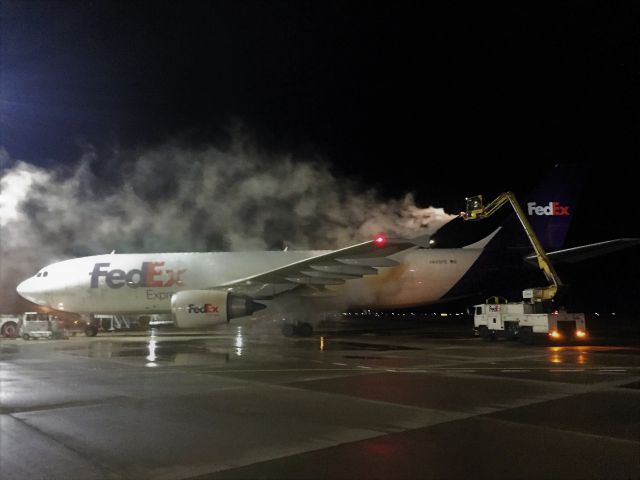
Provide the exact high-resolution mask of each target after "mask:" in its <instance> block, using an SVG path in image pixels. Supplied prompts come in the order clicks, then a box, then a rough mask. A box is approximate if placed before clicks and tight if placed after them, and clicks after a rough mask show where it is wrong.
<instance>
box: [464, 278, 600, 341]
mask: <svg viewBox="0 0 640 480" xmlns="http://www.w3.org/2000/svg"><path fill="white" fill-rule="evenodd" d="M526 292H527V290H525V293H524V295H526V294H527V293H526ZM524 295H523V296H524ZM546 306H547V305H545V304H543V303H541V302H538V303H535V302H528V301H526V297H525V301H524V302H513V303H509V302H507V301H506V300H504V299H502V298H499V297H491V298H489V299H487V300H486V302H485V303H483V304H480V305H475V307H474V317H473V323H474V330H475V333H476V335H479V336H480V337H482V338H483V339H484V340H487V341H491V340H495V339H496V338H498V337H505V338H507V339H508V340H519V341H520V342H522V343H524V344H532V343H533V342H534V340H535V339H536V338H544V339H549V340H551V341H554V342H555V341H559V342H560V341H565V342H566V341H579V342H582V341H585V340H587V337H588V335H587V330H586V324H585V317H584V314H583V313H569V312H567V311H566V310H564V309H557V310H553V311H551V312H546V311H544V310H545V307H546Z"/></svg>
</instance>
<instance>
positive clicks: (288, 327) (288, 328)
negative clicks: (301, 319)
mask: <svg viewBox="0 0 640 480" xmlns="http://www.w3.org/2000/svg"><path fill="white" fill-rule="evenodd" d="M295 334H296V328H295V326H294V325H293V324H291V323H285V324H284V325H282V335H284V336H285V337H293V336H294V335H295Z"/></svg>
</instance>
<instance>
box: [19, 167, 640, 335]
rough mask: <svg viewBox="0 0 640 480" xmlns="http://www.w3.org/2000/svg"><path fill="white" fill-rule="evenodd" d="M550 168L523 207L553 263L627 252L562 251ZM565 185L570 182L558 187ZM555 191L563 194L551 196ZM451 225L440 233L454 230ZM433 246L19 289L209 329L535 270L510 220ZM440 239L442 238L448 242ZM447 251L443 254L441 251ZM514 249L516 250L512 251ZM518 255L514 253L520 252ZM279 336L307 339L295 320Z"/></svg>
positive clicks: (127, 272) (105, 272)
mask: <svg viewBox="0 0 640 480" xmlns="http://www.w3.org/2000/svg"><path fill="white" fill-rule="evenodd" d="M567 175H568V173H567V172H566V171H564V170H563V168H562V167H556V169H555V170H554V171H553V172H552V175H551V177H550V178H551V180H550V181H548V182H547V184H546V185H545V186H544V187H543V188H540V189H538V190H537V191H536V192H534V193H533V195H532V196H530V197H527V199H526V200H525V202H524V210H525V212H526V213H527V214H528V216H529V219H530V222H531V224H532V226H533V228H534V230H535V231H536V233H537V235H538V236H539V238H540V240H541V241H542V243H543V245H544V247H545V249H546V250H547V252H548V255H549V258H550V259H551V260H552V261H554V262H556V261H564V260H571V259H576V258H579V259H583V258H587V257H590V256H595V255H600V254H601V253H603V252H607V251H613V250H618V249H620V248H626V247H628V246H630V245H635V244H637V243H638V240H637V239H618V240H611V241H609V242H602V243H599V244H592V245H586V246H582V247H574V248H570V249H564V250H562V249H559V247H561V245H562V243H563V241H564V238H565V235H566V233H567V230H568V227H569V223H570V220H571V217H572V215H573V208H574V204H575V203H574V201H575V197H576V193H577V192H575V188H573V187H572V183H571V182H568V183H567V182H565V181H563V176H564V177H566V176H567ZM564 180H567V179H566V178H564ZM559 186H562V187H563V188H558V187H559ZM456 224H462V222H461V220H460V219H455V220H453V221H451V222H449V224H447V225H445V227H443V228H442V229H441V231H446V230H449V231H451V230H455V228H456ZM440 237H442V235H440V231H439V232H436V234H435V235H434V236H433V237H428V236H421V237H417V238H413V239H403V238H391V237H389V238H387V237H386V236H384V235H378V236H376V237H375V238H374V239H372V240H369V241H366V242H363V243H360V244H357V245H353V246H350V247H346V248H342V249H338V250H306V251H259V252H209V253H137V254H116V253H111V254H106V255H95V256H90V257H83V258H76V259H70V260H65V261H62V262H58V263H54V264H52V265H48V266H46V267H44V268H42V269H41V270H40V271H38V272H37V273H36V274H35V275H34V276H33V277H31V278H28V279H26V280H25V281H23V282H22V283H20V285H18V287H17V291H18V293H19V294H20V295H21V296H22V297H24V298H25V299H27V300H29V301H31V302H33V303H36V304H38V305H42V306H48V307H50V308H53V309H56V310H63V311H69V312H75V313H81V314H97V313H100V314H171V315H172V316H173V320H174V323H175V325H176V326H178V327H182V328H209V327H212V326H214V325H216V324H220V323H226V322H228V321H229V320H231V319H233V318H237V317H244V316H249V315H253V314H254V312H257V311H258V310H262V309H265V308H266V310H265V312H261V315H264V314H268V312H269V311H277V309H278V304H280V306H281V307H282V306H283V305H290V304H291V303H290V302H291V301H292V299H294V300H295V301H298V302H301V303H302V304H303V305H308V302H309V301H310V300H311V299H313V301H317V300H318V299H320V301H322V300H323V299H327V301H331V299H335V298H340V299H342V301H343V303H342V304H341V305H343V306H345V307H348V306H363V307H364V306H366V307H370V308H401V307H410V306H418V305H425V304H430V303H434V302H439V301H443V300H447V299H451V298H460V297H464V296H465V295H467V294H469V293H470V292H472V291H474V289H475V290H477V286H478V284H479V282H481V281H482V279H483V277H486V276H487V275H488V274H489V273H490V272H491V271H492V270H493V271H495V268H496V267H498V266H500V267H501V266H503V265H504V264H509V265H510V266H514V265H516V266H521V265H522V263H523V260H530V261H531V260H535V258H534V257H533V256H532V255H531V248H530V247H528V246H527V244H526V243H523V239H524V235H523V233H522V232H521V231H519V230H518V225H517V223H516V222H515V219H514V218H513V216H512V217H509V218H507V220H506V221H505V222H504V223H503V224H502V225H501V226H499V227H497V228H496V229H493V231H491V232H489V233H488V234H487V235H484V238H480V239H479V240H477V241H465V239H464V238H458V239H456V240H455V242H454V243H455V245H454V246H451V242H450V241H447V240H446V238H445V239H443V240H442V241H441V239H440ZM445 237H446V236H445ZM447 243H449V245H447ZM514 247H516V248H514ZM518 247H519V248H518ZM293 320H294V321H293V322H291V323H288V324H285V327H284V329H283V331H285V334H293V333H296V332H297V333H300V334H310V333H311V331H312V327H311V325H310V324H309V322H308V321H306V320H305V319H302V318H298V319H293Z"/></svg>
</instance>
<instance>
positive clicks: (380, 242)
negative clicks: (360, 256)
mask: <svg viewBox="0 0 640 480" xmlns="http://www.w3.org/2000/svg"><path fill="white" fill-rule="evenodd" d="M373 243H375V244H376V245H377V246H378V247H383V246H384V245H385V244H386V243H387V237H385V236H384V235H383V234H382V233H379V234H378V235H376V238H374V239H373Z"/></svg>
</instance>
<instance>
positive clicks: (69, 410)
mask: <svg viewBox="0 0 640 480" xmlns="http://www.w3.org/2000/svg"><path fill="white" fill-rule="evenodd" d="M271 327H272V326H270V325H266V326H265V325H256V324H253V323H251V322H237V323H232V324H230V325H228V326H225V327H223V328H221V329H219V330H216V331H215V332H208V333H194V332H187V333H185V332H171V331H170V332H162V331H155V330H154V331H152V332H141V333H127V334H100V335H99V336H98V337H96V338H86V337H73V338H71V339H69V340H54V341H52V340H40V341H23V340H21V339H2V340H0V399H1V404H0V422H1V424H0V477H1V478H3V479H13V478H16V479H37V478H47V479H49V478H65V479H72V478H77V479H91V478H108V479H120V478H127V479H184V478H230V479H231V478H236V479H246V478H261V479H281V478H291V479H298V478H331V479H334V478H358V479H361V478H367V479H375V478H385V479H390V478H393V479H396V478H398V479H405V478H406V479H428V478H433V479H458V478H465V479H466V478H491V479H495V478H508V479H514V478H535V479H549V478H563V479H567V478H580V479H586V478H620V479H637V478H640V346H639V345H638V342H637V340H638V339H635V338H631V339H629V338H625V339H624V341H622V340H621V341H620V342H619V344H616V342H615V341H611V339H609V340H608V341H607V342H603V344H599V343H598V342H597V341H592V342H591V344H590V345H586V346H577V345H570V346H545V345H535V346H530V347H526V346H522V345H519V344H514V343H509V342H502V341H501V342H495V343H484V342H482V341H481V340H479V339H477V338H474V337H472V336H470V335H469V334H468V332H467V331H466V330H465V329H456V328H452V329H451V330H450V331H448V330H447V328H446V327H445V328H443V327H442V326H437V327H433V326H429V325H421V326H419V327H418V328H415V327H414V328H411V329H400V330H396V329H389V328H386V329H376V330H373V331H367V330H366V329H360V330H358V329H351V330H350V331H348V332H345V331H340V329H335V328H334V329H332V330H331V331H328V330H326V331H324V332H320V333H318V334H316V335H314V336H313V337H311V338H284V337H282V336H281V335H280V333H279V332H278V331H277V329H275V328H271Z"/></svg>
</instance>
